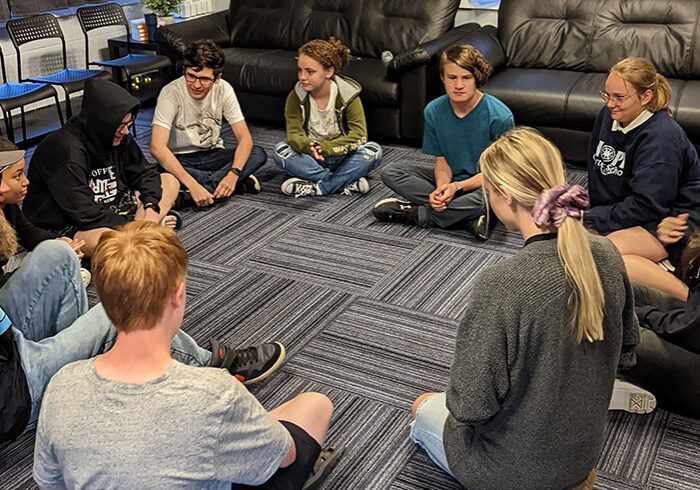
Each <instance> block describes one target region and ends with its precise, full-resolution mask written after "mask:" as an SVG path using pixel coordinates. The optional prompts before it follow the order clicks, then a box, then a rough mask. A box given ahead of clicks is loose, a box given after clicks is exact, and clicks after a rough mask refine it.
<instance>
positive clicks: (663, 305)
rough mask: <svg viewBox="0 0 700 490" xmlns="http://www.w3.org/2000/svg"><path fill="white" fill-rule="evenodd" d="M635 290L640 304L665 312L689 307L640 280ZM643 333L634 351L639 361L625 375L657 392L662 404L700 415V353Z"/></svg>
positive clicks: (686, 414) (622, 373)
mask: <svg viewBox="0 0 700 490" xmlns="http://www.w3.org/2000/svg"><path fill="white" fill-rule="evenodd" d="M633 291H634V300H635V303H636V304H637V305H653V306H655V307H657V308H659V309H660V310H662V311H668V310H671V309H677V308H685V307H686V305H685V302H684V301H681V300H679V299H677V298H674V297H671V296H667V295H665V294H663V293H661V292H660V291H657V290H656V289H653V288H649V287H647V286H644V285H642V284H639V283H633ZM639 335H640V342H639V345H638V346H637V347H636V349H635V350H634V353H635V354H636V356H637V364H636V366H634V367H633V368H631V369H628V370H625V371H622V372H620V375H621V377H623V378H624V379H625V380H627V381H629V382H631V383H634V384H636V385H639V386H641V387H642V388H644V389H646V390H649V391H650V392H651V393H653V394H654V396H655V397H656V400H657V403H658V406H659V407H661V408H663V409H665V410H668V411H670V412H673V413H677V414H679V415H685V416H688V417H694V418H700V355H698V354H694V353H692V352H690V351H689V350H686V349H683V348H682V347H680V346H677V345H675V344H672V343H671V342H668V341H666V340H664V339H662V338H661V337H659V336H658V335H656V333H654V332H653V331H652V330H648V329H646V328H640V331H639Z"/></svg>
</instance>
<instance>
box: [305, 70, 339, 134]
mask: <svg viewBox="0 0 700 490" xmlns="http://www.w3.org/2000/svg"><path fill="white" fill-rule="evenodd" d="M337 96H338V85H337V84H336V83H335V82H334V81H333V80H331V95H330V97H329V98H328V104H327V105H326V108H325V109H323V110H321V109H319V108H318V106H317V105H316V101H315V100H314V99H313V97H311V96H309V97H310V100H309V102H310V104H311V110H310V111H309V112H310V114H309V125H308V129H309V138H311V139H312V140H313V141H323V140H326V139H332V138H335V137H336V136H338V135H339V134H340V128H339V127H338V118H337V116H336V114H335V98H336V97H337Z"/></svg>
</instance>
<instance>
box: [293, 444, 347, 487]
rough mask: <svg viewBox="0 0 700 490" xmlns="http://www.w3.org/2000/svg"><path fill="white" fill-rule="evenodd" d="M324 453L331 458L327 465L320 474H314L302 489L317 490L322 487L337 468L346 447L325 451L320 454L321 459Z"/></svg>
mask: <svg viewBox="0 0 700 490" xmlns="http://www.w3.org/2000/svg"><path fill="white" fill-rule="evenodd" d="M324 452H325V453H326V454H330V456H329V457H328V459H327V460H326V462H325V464H324V465H323V466H322V467H321V471H320V472H319V473H315V474H313V475H312V476H310V477H309V479H308V480H306V482H305V483H304V486H303V487H302V490H316V489H317V488H318V487H319V486H320V485H321V483H323V482H324V480H325V479H326V478H327V477H328V475H330V474H331V471H333V468H335V467H336V465H337V464H338V460H340V457H341V456H342V455H343V453H345V446H338V447H334V448H333V447H331V448H328V449H324V450H323V451H321V452H320V453H319V455H318V456H319V457H321V455H322V454H323V453H324ZM314 466H315V465H314Z"/></svg>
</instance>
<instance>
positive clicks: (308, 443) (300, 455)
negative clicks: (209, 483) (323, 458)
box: [231, 420, 321, 490]
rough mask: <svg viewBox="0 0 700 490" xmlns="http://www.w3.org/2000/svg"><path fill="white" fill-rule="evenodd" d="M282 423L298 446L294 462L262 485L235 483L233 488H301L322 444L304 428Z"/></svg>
mask: <svg viewBox="0 0 700 490" xmlns="http://www.w3.org/2000/svg"><path fill="white" fill-rule="evenodd" d="M280 423H281V424H282V425H284V427H285V428H286V429H287V430H288V431H289V433H290V434H291V435H292V439H294V444H295V445H296V448H297V457H296V459H295V460H294V462H293V463H292V464H290V465H289V466H287V467H286V468H280V469H278V470H277V471H276V472H275V474H274V475H272V477H271V478H270V479H269V480H267V481H266V482H265V483H263V484H262V485H258V486H255V487H253V486H250V485H238V484H235V483H234V484H233V486H232V487H231V488H232V490H244V489H246V488H256V489H262V490H301V488H302V487H303V486H304V483H305V482H306V480H307V478H309V475H310V474H311V471H312V470H313V468H314V464H315V463H316V460H317V459H318V455H319V454H320V453H321V446H319V445H318V442H316V440H315V439H314V438H313V437H311V436H310V435H309V434H307V433H306V431H305V430H304V429H302V428H301V427H299V426H298V425H295V424H293V423H291V422H287V421H286V420H280Z"/></svg>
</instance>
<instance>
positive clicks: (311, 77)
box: [274, 37, 382, 197]
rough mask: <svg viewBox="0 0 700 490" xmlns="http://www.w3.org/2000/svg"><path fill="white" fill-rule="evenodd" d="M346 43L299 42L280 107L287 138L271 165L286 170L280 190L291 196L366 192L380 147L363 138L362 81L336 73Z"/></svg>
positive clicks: (332, 40) (343, 60)
mask: <svg viewBox="0 0 700 490" xmlns="http://www.w3.org/2000/svg"><path fill="white" fill-rule="evenodd" d="M350 59H351V56H350V49H348V47H347V46H345V45H344V44H343V43H341V42H340V41H338V40H337V39H335V38H333V37H331V38H330V39H329V40H328V41H325V40H323V39H314V40H313V41H309V42H308V43H306V44H304V45H303V46H302V47H301V48H299V52H298V58H297V75H298V77H299V81H298V82H297V84H296V85H295V86H294V90H292V91H291V92H290V93H289V96H288V97H287V102H286V104H285V107H284V118H285V121H286V123H287V140H286V141H283V142H281V143H278V144H277V145H276V146H275V154H274V160H275V163H276V164H277V166H278V167H279V168H280V169H282V170H283V171H285V172H286V173H288V174H290V175H292V176H293V177H292V178H291V179H287V180H285V181H284V182H283V183H282V192H283V193H285V194H287V195H290V196H295V197H302V196H326V195H329V194H334V193H336V192H343V193H344V194H350V193H351V192H358V193H360V194H366V193H367V192H369V189H370V187H369V182H368V181H367V178H366V177H367V175H369V173H370V171H372V169H374V168H376V167H377V166H378V165H379V163H380V162H381V160H382V149H381V147H380V146H379V145H378V144H377V143H374V142H371V141H370V142H368V141H367V123H366V122H365V112H364V109H363V108H362V101H361V100H360V92H361V91H362V87H361V86H360V84H359V83H357V82H356V81H355V80H353V79H352V78H348V77H345V76H343V75H340V70H341V69H342V68H343V67H344V66H345V65H347V64H348V62H349V61H350Z"/></svg>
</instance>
